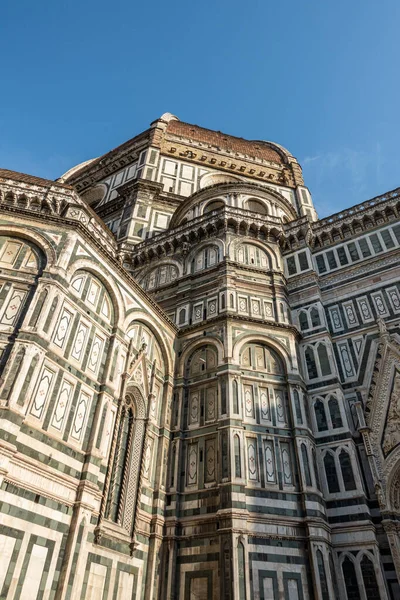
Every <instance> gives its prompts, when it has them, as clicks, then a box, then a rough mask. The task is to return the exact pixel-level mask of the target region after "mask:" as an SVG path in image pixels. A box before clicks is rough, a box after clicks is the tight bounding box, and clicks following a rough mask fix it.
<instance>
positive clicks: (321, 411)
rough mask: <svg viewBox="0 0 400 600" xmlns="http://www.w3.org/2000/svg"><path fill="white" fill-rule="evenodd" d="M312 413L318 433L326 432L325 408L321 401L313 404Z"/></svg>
mask: <svg viewBox="0 0 400 600" xmlns="http://www.w3.org/2000/svg"><path fill="white" fill-rule="evenodd" d="M314 412H315V420H316V421H317V428H318V431H327V429H328V421H327V420H326V414H325V406H324V403H323V402H322V401H321V400H317V401H316V403H315V404H314Z"/></svg>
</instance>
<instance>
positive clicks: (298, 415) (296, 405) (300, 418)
mask: <svg viewBox="0 0 400 600" xmlns="http://www.w3.org/2000/svg"><path fill="white" fill-rule="evenodd" d="M293 399H294V410H295V412H296V421H297V423H298V424H299V425H302V424H303V416H302V414H301V405H300V397H299V392H298V391H297V390H294V391H293Z"/></svg>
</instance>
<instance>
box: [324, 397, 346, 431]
mask: <svg viewBox="0 0 400 600" xmlns="http://www.w3.org/2000/svg"><path fill="white" fill-rule="evenodd" d="M328 407H329V414H330V416H331V421H332V427H333V429H337V428H338V427H343V423H342V417H341V415H340V408H339V403H338V401H337V398H335V397H334V396H331V398H330V399H329V402H328Z"/></svg>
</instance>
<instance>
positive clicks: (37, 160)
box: [0, 0, 400, 217]
mask: <svg viewBox="0 0 400 600" xmlns="http://www.w3.org/2000/svg"><path fill="white" fill-rule="evenodd" d="M399 17H400V2H398V0H380V1H379V2H378V0H351V1H349V0H347V1H344V0H336V1H335V2H328V1H327V0H301V1H299V0H297V1H294V0H286V1H285V2H272V1H270V0H263V1H261V0H257V1H254V0H253V1H251V0H250V1H249V2H239V1H237V0H229V1H228V0H216V1H214V2H209V1H208V0H204V1H203V2H201V3H192V2H187V1H185V2H184V1H183V0H176V1H173V2H169V3H167V2H161V1H159V0H154V1H153V2H141V3H140V2H138V1H137V0H136V2H133V1H129V2H128V1H125V0H124V1H121V0H114V2H105V1H103V0H96V2H95V1H94V0H80V1H79V2H78V1H77V0H71V1H69V2H67V1H65V0H57V2H54V1H53V2H51V1H50V0H48V1H46V2H45V1H43V0H37V1H36V2H32V1H28V0H19V1H18V2H13V1H11V0H5V3H3V4H2V19H1V25H0V28H1V32H0V33H1V35H0V53H1V56H2V77H1V84H0V87H1V89H2V92H1V105H2V110H1V113H0V166H1V167H3V168H8V169H13V170H16V171H22V172H27V173H31V174H34V175H38V176H42V177H47V178H50V179H54V178H56V177H58V176H59V175H61V174H62V173H63V172H65V171H66V170H67V169H69V168H70V167H72V166H73V165H75V164H77V163H80V162H82V161H83V160H87V159H89V158H92V157H94V156H98V155H101V154H103V153H105V152H107V151H108V150H110V149H111V148H114V147H115V146H117V145H119V144H120V143H122V142H124V141H126V140H127V139H129V138H131V137H133V136H134V135H135V134H137V133H139V132H140V131H142V130H144V129H146V128H147V127H148V125H149V123H150V122H151V121H152V120H154V119H156V118H157V117H158V116H160V115H161V114H162V113H164V112H167V111H168V112H172V113H174V114H176V115H177V116H178V117H179V118H180V119H181V120H184V121H188V122H190V123H196V124H198V125H202V126H204V127H209V128H211V129H217V130H221V131H224V132H226V133H231V134H233V135H238V136H242V137H245V138H248V139H267V140H272V141H276V142H278V143H280V144H282V145H284V146H286V147H287V148H289V149H290V151H291V152H292V153H293V154H294V155H295V156H296V157H297V159H298V160H299V161H300V163H301V164H302V166H303V172H304V179H305V182H306V184H307V185H308V186H309V188H310V189H311V192H312V194H313V197H314V202H315V204H316V206H317V210H318V212H319V214H320V216H321V217H323V216H326V215H328V214H331V213H333V212H336V211H338V210H341V209H343V208H345V207H348V206H351V205H353V204H356V203H358V202H362V201H363V200H366V199H368V198H371V197H373V196H375V195H377V194H382V193H384V192H385V191H387V190H390V189H393V188H395V187H397V186H399V185H400V173H399V168H398V165H399V161H400V143H399V92H400V78H399V62H400V61H399V58H400V57H399V54H400V50H399V43H398V26H399Z"/></svg>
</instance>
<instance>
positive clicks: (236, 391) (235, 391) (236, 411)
mask: <svg viewBox="0 0 400 600" xmlns="http://www.w3.org/2000/svg"><path fill="white" fill-rule="evenodd" d="M232 389H233V412H234V414H235V415H238V414H239V388H238V382H237V381H236V379H234V380H233V382H232Z"/></svg>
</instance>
